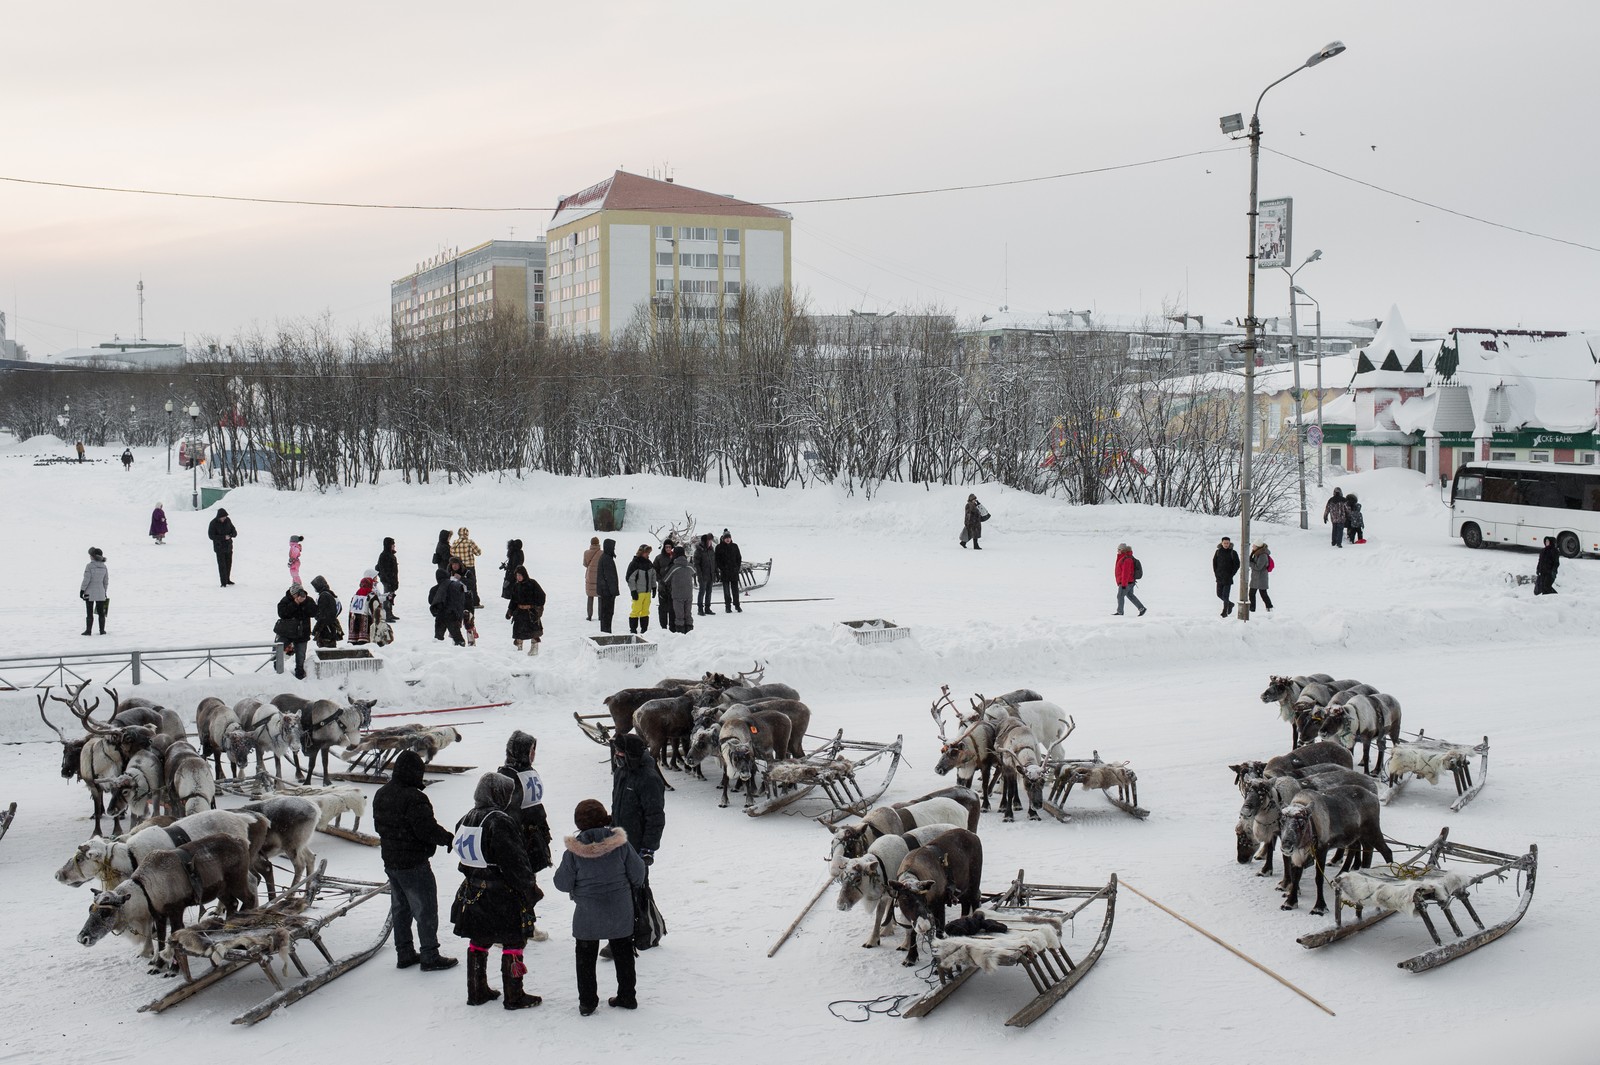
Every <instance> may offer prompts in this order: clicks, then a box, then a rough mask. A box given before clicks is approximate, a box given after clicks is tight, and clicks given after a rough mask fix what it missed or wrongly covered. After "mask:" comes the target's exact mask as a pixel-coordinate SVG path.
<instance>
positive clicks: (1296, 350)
mask: <svg viewBox="0 0 1600 1065" xmlns="http://www.w3.org/2000/svg"><path fill="white" fill-rule="evenodd" d="M1320 258H1322V249H1321V248H1318V249H1316V250H1315V251H1313V252H1312V253H1311V254H1310V255H1309V256H1308V257H1307V258H1306V261H1305V262H1303V263H1301V264H1300V265H1299V266H1297V267H1295V268H1294V269H1293V270H1291V269H1289V268H1288V267H1287V266H1284V267H1280V268H1279V269H1281V270H1282V271H1283V272H1284V273H1286V274H1288V275H1289V349H1290V350H1289V357H1290V358H1291V359H1293V360H1294V434H1295V452H1296V454H1297V456H1298V458H1299V462H1300V528H1301V529H1306V528H1309V526H1308V524H1307V519H1306V427H1305V425H1304V418H1305V413H1306V408H1305V402H1304V398H1303V397H1302V396H1301V394H1300V314H1299V310H1298V305H1297V304H1296V303H1295V300H1294V294H1295V293H1296V292H1299V291H1300V290H1299V289H1298V288H1296V287H1295V283H1294V275H1295V274H1298V273H1299V272H1300V271H1301V270H1304V269H1305V268H1306V267H1308V266H1310V265H1311V264H1312V263H1314V262H1316V261H1317V260H1318V259H1320Z"/></svg>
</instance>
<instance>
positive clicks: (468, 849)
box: [450, 825, 489, 869]
mask: <svg viewBox="0 0 1600 1065" xmlns="http://www.w3.org/2000/svg"><path fill="white" fill-rule="evenodd" d="M450 849H451V850H453V851H455V854H456V861H458V862H460V863H461V864H462V865H466V866H471V867H472V868H474V869H487V868H489V862H488V861H487V860H486V859H485V858H484V856H483V828H482V826H476V827H472V828H469V827H467V826H466V825H461V826H460V827H459V828H457V829H456V838H455V842H453V843H452V844H451V845H450Z"/></svg>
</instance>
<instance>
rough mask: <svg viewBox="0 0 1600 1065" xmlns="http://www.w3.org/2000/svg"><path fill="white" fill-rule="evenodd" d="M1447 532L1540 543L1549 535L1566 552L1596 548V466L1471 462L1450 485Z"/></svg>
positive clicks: (1599, 494)
mask: <svg viewBox="0 0 1600 1065" xmlns="http://www.w3.org/2000/svg"><path fill="white" fill-rule="evenodd" d="M1450 535H1451V536H1459V537H1461V541H1462V543H1464V544H1466V545H1467V546H1468V547H1482V546H1483V545H1484V544H1487V543H1498V544H1517V545H1519V546H1521V547H1536V548H1537V547H1543V546H1544V538H1545V537H1546V536H1553V537H1555V539H1556V546H1557V548H1558V549H1559V550H1560V551H1561V553H1562V554H1563V555H1565V556H1566V557H1567V558H1576V557H1578V555H1580V554H1585V553H1587V554H1600V469H1596V468H1595V467H1593V466H1569V465H1560V466H1558V465H1554V464H1552V463H1548V462H1472V463H1469V464H1467V465H1465V466H1462V467H1461V468H1460V469H1458V470H1456V476H1455V481H1454V483H1453V484H1452V485H1451V489H1450Z"/></svg>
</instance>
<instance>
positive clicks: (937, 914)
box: [884, 828, 983, 965]
mask: <svg viewBox="0 0 1600 1065" xmlns="http://www.w3.org/2000/svg"><path fill="white" fill-rule="evenodd" d="M982 880H983V841H982V840H980V839H979V838H978V834H977V833H976V832H968V831H967V830H966V829H964V828H954V829H951V830H950V831H949V832H945V833H943V834H942V835H940V836H939V838H938V839H936V840H934V841H933V842H931V843H925V844H923V845H922V846H920V847H918V848H917V849H916V850H914V851H912V852H910V853H909V854H907V855H906V856H905V859H904V860H903V861H902V862H901V863H900V869H899V872H898V873H897V874H896V875H895V878H894V879H893V880H891V881H890V882H889V883H888V884H886V885H884V889H885V890H886V891H887V892H888V894H889V896H890V897H891V898H893V899H894V900H895V902H897V903H899V905H900V914H901V916H902V917H904V918H905V920H904V921H902V922H901V923H902V924H903V925H904V926H905V929H906V944H905V950H906V960H905V961H904V962H903V963H902V964H904V965H915V964H917V921H918V920H920V919H925V920H927V921H928V922H929V923H930V924H931V925H932V926H933V935H934V938H936V939H943V938H944V908H945V906H946V905H947V904H948V903H951V902H956V903H960V905H961V916H963V917H965V916H966V915H967V914H969V913H971V912H972V911H974V910H976V909H977V908H978V904H979V903H980V902H981V901H982V900H983V890H982V888H981V886H980V884H981V881H982Z"/></svg>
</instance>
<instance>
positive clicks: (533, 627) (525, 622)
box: [508, 565, 545, 655]
mask: <svg viewBox="0 0 1600 1065" xmlns="http://www.w3.org/2000/svg"><path fill="white" fill-rule="evenodd" d="M544 602H545V595H544V589H543V588H541V587H540V586H539V582H538V581H536V580H534V579H533V578H532V577H530V576H528V567H527V566H521V565H519V566H518V567H517V568H516V570H515V571H513V572H512V574H511V605H510V607H509V608H508V613H510V615H511V641H512V643H514V644H516V647H517V650H519V651H520V650H522V642H523V641H524V640H526V641H527V642H528V654H530V655H536V654H538V653H539V640H540V639H542V638H543V636H544V621H543V618H544Z"/></svg>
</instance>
